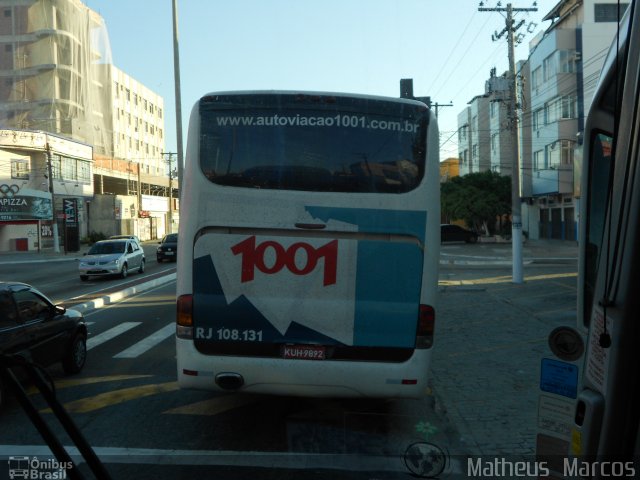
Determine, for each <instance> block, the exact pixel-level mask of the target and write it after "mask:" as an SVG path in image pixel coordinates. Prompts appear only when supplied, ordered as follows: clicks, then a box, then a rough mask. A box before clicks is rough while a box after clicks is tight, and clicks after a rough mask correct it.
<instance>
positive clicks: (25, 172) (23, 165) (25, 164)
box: [11, 159, 29, 180]
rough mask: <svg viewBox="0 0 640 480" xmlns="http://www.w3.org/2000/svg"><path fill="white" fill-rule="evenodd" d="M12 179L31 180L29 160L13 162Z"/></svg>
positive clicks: (15, 160)
mask: <svg viewBox="0 0 640 480" xmlns="http://www.w3.org/2000/svg"><path fill="white" fill-rule="evenodd" d="M11 178H16V179H20V180H29V160H17V159H14V160H11Z"/></svg>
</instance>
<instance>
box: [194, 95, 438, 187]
mask: <svg viewBox="0 0 640 480" xmlns="http://www.w3.org/2000/svg"><path fill="white" fill-rule="evenodd" d="M411 107H412V108H406V111H407V115H390V114H389V112H388V111H386V112H382V113H376V112H371V111H367V110H362V111H354V110H353V109H352V108H350V109H348V110H343V111H341V110H339V108H338V106H332V107H331V108H326V107H324V108H317V109H313V108H304V109H302V110H301V109H290V108H278V107H269V108H265V107H264V106H261V108H256V109H252V108H251V107H249V106H244V108H235V109H228V108H227V109H216V108H206V109H201V130H200V132H201V133H200V166H201V168H202V171H203V173H204V174H205V175H206V177H207V178H208V179H209V180H211V181H212V182H213V183H216V184H218V185H225V186H233V187H245V188H261V189H279V190H304V191H316V192H364V193H371V192H376V193H404V192H408V191H410V190H412V189H414V188H416V187H417V186H418V184H419V183H420V181H421V180H422V177H423V175H424V162H425V149H426V126H427V125H426V123H427V116H426V112H427V111H426V109H424V110H418V109H416V108H415V107H414V106H411Z"/></svg>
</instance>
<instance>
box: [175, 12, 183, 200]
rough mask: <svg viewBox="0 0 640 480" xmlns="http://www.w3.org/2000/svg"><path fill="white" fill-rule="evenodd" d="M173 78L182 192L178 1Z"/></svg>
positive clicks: (179, 186) (179, 177)
mask: <svg viewBox="0 0 640 480" xmlns="http://www.w3.org/2000/svg"><path fill="white" fill-rule="evenodd" d="M173 77H174V82H175V97H176V141H177V147H178V188H179V190H178V191H179V192H180V191H182V188H181V187H182V170H183V165H184V159H183V156H184V153H183V151H184V149H183V147H182V100H181V93H180V91H181V88H180V51H179V49H178V0H173Z"/></svg>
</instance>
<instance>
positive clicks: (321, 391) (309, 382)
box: [176, 338, 431, 398]
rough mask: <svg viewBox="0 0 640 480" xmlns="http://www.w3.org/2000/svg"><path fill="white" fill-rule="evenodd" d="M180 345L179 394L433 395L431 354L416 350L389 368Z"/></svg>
mask: <svg viewBox="0 0 640 480" xmlns="http://www.w3.org/2000/svg"><path fill="white" fill-rule="evenodd" d="M176 342H177V344H178V348H177V352H178V355H177V364H178V384H179V386H180V388H188V389H198V390H211V391H220V392H230V391H235V392H243V393H261V394H274V395H293V396H305V397H307V396H308V397H332V398H349V397H370V398H423V397H425V396H426V395H428V393H429V388H428V385H427V380H428V365H429V363H430V359H431V349H416V350H415V351H414V353H413V355H412V356H411V357H410V358H409V359H408V360H407V361H405V362H401V363H385V362H356V361H331V360H288V359H282V358H262V357H260V358H259V357H228V356H220V355H215V356H214V355H212V356H205V355H203V354H201V353H199V352H198V351H197V350H196V349H195V347H194V346H193V341H191V340H185V339H181V338H177V339H176ZM221 379H222V381H221ZM231 380H233V381H231ZM221 385H222V386H221Z"/></svg>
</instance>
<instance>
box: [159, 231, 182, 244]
mask: <svg viewBox="0 0 640 480" xmlns="http://www.w3.org/2000/svg"><path fill="white" fill-rule="evenodd" d="M162 243H178V234H176V233H174V234H171V235H167V236H166V237H164V238H163V239H162Z"/></svg>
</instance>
